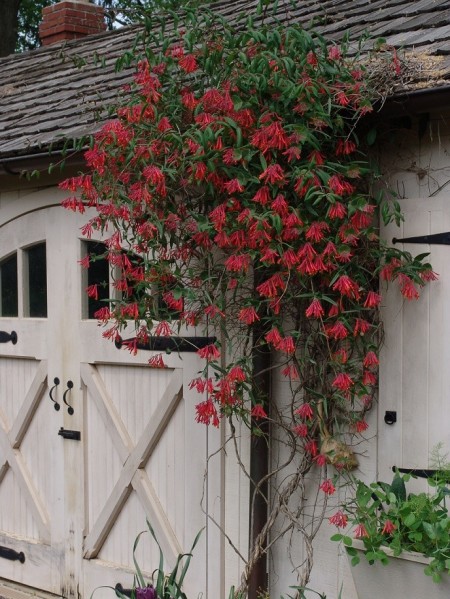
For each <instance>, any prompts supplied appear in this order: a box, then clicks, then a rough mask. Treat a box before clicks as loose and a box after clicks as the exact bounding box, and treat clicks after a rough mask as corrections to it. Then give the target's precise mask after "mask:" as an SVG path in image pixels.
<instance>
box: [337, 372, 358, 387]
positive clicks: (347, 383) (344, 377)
mask: <svg viewBox="0 0 450 599" xmlns="http://www.w3.org/2000/svg"><path fill="white" fill-rule="evenodd" d="M331 384H332V386H333V387H336V389H339V390H340V391H348V390H349V389H350V388H351V387H352V386H353V385H354V382H353V379H352V378H351V377H350V376H349V375H348V374H347V373H346V372H340V373H339V374H338V375H337V376H336V377H335V379H334V381H333V382H332V383H331Z"/></svg>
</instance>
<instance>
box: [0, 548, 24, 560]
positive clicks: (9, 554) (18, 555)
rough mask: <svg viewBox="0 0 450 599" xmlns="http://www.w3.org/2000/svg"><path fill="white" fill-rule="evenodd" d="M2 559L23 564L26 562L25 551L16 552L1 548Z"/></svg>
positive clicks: (0, 555)
mask: <svg viewBox="0 0 450 599" xmlns="http://www.w3.org/2000/svg"><path fill="white" fill-rule="evenodd" d="M0 557H4V558H5V559H10V560H12V561H17V562H20V563H21V564H23V563H24V562H25V554H24V552H23V551H15V550H14V549H11V548H10V547H3V546H0Z"/></svg>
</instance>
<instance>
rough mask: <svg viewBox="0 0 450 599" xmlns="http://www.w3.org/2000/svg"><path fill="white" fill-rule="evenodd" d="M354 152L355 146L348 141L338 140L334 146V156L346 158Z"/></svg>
mask: <svg viewBox="0 0 450 599" xmlns="http://www.w3.org/2000/svg"><path fill="white" fill-rule="evenodd" d="M355 150H356V144H355V143H354V142H352V141H350V140H349V139H345V140H342V139H340V140H339V141H338V142H337V144H336V156H348V155H349V154H353V152H354V151H355Z"/></svg>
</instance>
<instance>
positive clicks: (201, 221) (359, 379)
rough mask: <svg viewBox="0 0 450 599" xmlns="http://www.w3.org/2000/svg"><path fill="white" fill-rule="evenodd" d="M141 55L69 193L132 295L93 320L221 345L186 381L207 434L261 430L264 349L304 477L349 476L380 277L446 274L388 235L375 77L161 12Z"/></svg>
mask: <svg viewBox="0 0 450 599" xmlns="http://www.w3.org/2000/svg"><path fill="white" fill-rule="evenodd" d="M152 10H153V9H152ZM255 18H256V17H255ZM169 22H170V23H172V26H171V30H170V34H169V33H167V30H168V25H167V24H168V23H169ZM141 41H142V42H143V44H142V46H139V45H137V46H136V50H135V51H134V53H133V54H132V55H131V54H128V55H127V56H126V57H124V62H125V61H126V62H127V64H131V65H133V66H135V76H134V80H133V83H132V84H131V85H130V86H129V88H127V90H126V93H125V94H124V99H123V102H122V104H121V105H120V106H118V107H117V110H116V116H115V118H114V119H112V120H110V121H108V122H107V123H106V124H104V126H103V127H102V128H101V130H100V131H99V133H98V134H97V135H96V136H95V138H94V140H93V143H92V145H91V147H90V148H89V150H88V151H87V152H86V154H85V158H86V163H87V169H86V172H85V173H84V174H82V175H80V176H78V177H75V178H71V179H68V180H67V181H65V182H64V184H63V185H62V187H63V188H64V189H67V190H70V191H72V192H75V195H73V197H70V198H68V199H67V200H65V202H64V205H65V206H66V207H67V208H70V209H72V210H76V211H80V212H83V211H84V210H85V209H86V208H87V207H90V208H92V209H93V210H94V211H95V214H94V216H93V217H92V218H90V220H89V221H88V222H87V224H86V226H85V227H84V229H83V234H84V235H86V236H87V237H90V236H91V235H95V234H96V233H100V232H101V233H102V234H104V235H106V236H107V241H106V244H107V254H106V257H107V259H108V260H109V262H110V264H111V267H114V269H115V272H116V273H117V272H120V276H119V277H117V278H116V280H115V282H114V286H115V288H116V290H117V292H118V295H119V294H120V299H115V300H113V301H112V302H110V303H108V304H106V305H105V307H104V308H102V309H101V310H99V311H98V312H97V314H96V316H97V318H98V319H99V320H100V321H102V322H103V323H104V325H105V327H106V329H105V331H104V333H103V334H104V336H105V337H107V338H110V339H112V340H114V339H115V338H116V337H117V336H118V335H119V334H120V331H121V330H122V328H123V327H125V326H126V325H129V323H130V320H134V321H135V323H136V339H135V340H134V342H133V343H131V344H129V349H130V350H131V351H135V350H136V347H137V345H138V344H139V343H142V342H143V343H145V342H146V341H147V340H148V338H149V337H150V336H152V335H156V336H161V335H162V336H169V335H172V334H174V333H175V332H176V331H179V330H182V329H183V330H184V329H185V328H190V327H206V326H207V327H208V329H209V330H210V331H211V330H214V331H215V333H216V336H217V339H218V340H220V342H219V341H217V342H215V343H211V344H209V345H207V346H206V347H204V348H202V349H200V350H199V351H198V353H199V356H200V357H201V358H202V359H203V360H204V371H203V373H202V374H201V375H199V376H198V377H196V378H194V379H193V380H192V383H191V386H192V387H193V388H195V389H197V390H198V391H199V393H200V394H201V395H202V399H201V400H199V403H198V405H197V421H198V422H200V423H204V424H206V425H213V426H218V425H219V423H220V420H221V419H222V418H224V417H229V418H238V419H241V420H243V421H244V422H246V423H250V422H251V419H253V421H255V419H264V418H266V417H267V415H268V413H269V408H268V405H267V398H266V397H263V396H261V395H260V394H259V393H258V392H255V386H254V385H253V384H252V377H253V370H252V359H253V355H254V351H255V348H256V349H257V348H258V347H262V346H264V345H266V346H268V347H269V348H270V349H271V350H272V351H273V352H275V353H276V355H277V356H278V361H277V365H276V368H277V372H278V373H279V376H280V377H284V378H285V379H286V380H287V381H289V383H290V387H289V388H290V390H291V395H290V402H289V406H288V407H287V409H286V410H284V412H283V415H282V416H279V420H280V422H281V421H282V425H283V427H284V431H285V433H286V439H287V442H288V443H289V444H293V445H294V446H295V447H296V451H298V452H300V453H301V455H302V459H303V461H302V466H301V468H302V473H306V472H307V471H308V470H309V468H310V467H311V465H312V464H313V463H317V464H318V465H319V466H324V465H326V464H327V463H331V464H333V465H334V466H336V467H337V468H338V470H339V469H340V468H348V469H351V468H354V467H355V466H356V464H357V462H356V458H355V456H354V454H353V452H352V451H351V448H349V447H348V445H347V441H348V434H349V433H351V434H352V435H353V434H354V435H360V434H362V433H364V431H365V430H366V429H367V426H368V424H367V421H366V417H365V415H366V412H367V410H368V409H369V408H370V406H371V405H372V401H373V397H374V393H375V390H376V386H377V368H378V350H379V347H380V340H381V335H380V320H379V306H380V304H381V302H382V291H381V289H380V284H379V281H380V279H381V280H382V281H386V282H393V281H396V282H397V283H398V284H399V288H400V293H402V294H403V296H404V297H405V298H407V299H415V298H417V297H418V295H419V289H420V287H422V285H423V284H424V283H425V282H426V281H428V280H431V279H433V278H434V277H435V275H434V273H433V272H432V270H431V267H430V265H429V264H428V263H426V262H425V261H424V260H423V259H419V258H417V259H415V258H413V257H412V256H411V255H410V254H408V253H405V252H402V251H400V250H398V249H395V248H389V247H386V246H385V245H384V244H383V242H382V241H381V240H380V238H379V229H378V217H379V213H380V207H381V205H382V201H383V202H385V203H384V207H383V211H382V213H383V218H384V219H385V221H386V222H389V221H390V219H391V218H393V217H394V215H395V216H398V214H397V213H398V206H396V205H395V204H394V206H393V209H391V208H390V207H389V200H388V199H386V198H382V197H381V196H380V195H374V194H372V193H371V192H370V190H371V181H372V179H373V169H372V167H371V165H370V163H369V161H368V159H367V155H366V154H365V151H364V148H363V146H362V144H361V142H360V140H359V138H358V136H357V134H356V129H357V126H358V123H359V121H360V119H362V118H363V117H364V116H365V115H366V114H367V113H370V112H371V111H372V110H373V101H374V99H375V98H376V97H377V93H378V91H377V89H376V80H374V77H372V76H371V73H370V72H369V71H368V70H367V68H366V67H365V64H366V63H365V62H364V61H362V60H361V59H360V57H359V55H358V54H352V55H349V54H348V52H347V47H346V46H345V45H341V46H338V45H335V44H330V43H329V42H327V41H326V40H325V39H323V38H322V37H320V36H319V35H317V34H315V33H313V32H311V31H307V30H304V29H302V28H301V27H300V26H299V25H296V24H290V23H288V24H286V23H280V22H271V23H270V26H269V25H265V24H264V19H262V17H261V16H260V17H257V18H256V21H255V20H254V18H253V17H245V18H243V19H240V18H238V17H235V19H234V22H229V21H228V22H226V21H224V20H223V19H221V18H220V17H218V16H217V15H214V14H213V13H211V12H210V11H208V10H207V9H200V8H198V7H197V8H195V9H192V10H191V9H189V8H185V9H184V10H183V11H182V10H181V9H180V10H178V11H177V12H170V11H167V10H165V11H164V10H160V12H158V10H156V9H155V10H154V11H153V12H152V14H151V15H147V16H146V30H145V35H143V38H142V40H141ZM139 47H142V48H143V49H142V51H141V52H140V53H139V52H138V48H139ZM386 56H387V57H388V60H386V62H385V68H384V69H383V76H384V78H386V72H387V71H389V70H390V72H391V73H392V77H395V76H396V74H397V71H398V63H399V59H398V57H397V55H395V60H394V59H392V57H391V58H389V54H388V53H386ZM368 64H369V65H370V62H369V63H368ZM85 266H88V264H87V263H86V264H85ZM94 292H95V289H90V293H94ZM255 331H256V333H255ZM150 365H151V366H153V367H164V355H161V354H158V355H153V356H152V357H151V358H150ZM286 414H288V416H286ZM271 417H272V418H275V417H276V416H275V415H274V414H272V416H271ZM294 487H295V485H294ZM334 488H335V487H334V485H333V483H332V481H331V480H330V479H328V478H325V479H324V480H323V481H322V483H321V489H322V491H323V493H324V494H325V495H330V494H332V493H333V492H334ZM292 492H293V491H292Z"/></svg>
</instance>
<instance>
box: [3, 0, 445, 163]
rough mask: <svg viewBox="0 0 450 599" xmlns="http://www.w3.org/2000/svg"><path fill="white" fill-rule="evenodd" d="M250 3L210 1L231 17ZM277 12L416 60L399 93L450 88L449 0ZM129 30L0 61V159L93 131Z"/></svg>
mask: <svg viewBox="0 0 450 599" xmlns="http://www.w3.org/2000/svg"><path fill="white" fill-rule="evenodd" d="M254 4H255V0H222V1H221V2H216V3H215V4H213V5H212V6H213V7H215V8H216V10H218V11H220V12H221V13H222V14H223V15H224V16H225V17H228V18H233V16H234V15H236V14H237V13H239V12H240V11H248V10H250V8H251V7H252V6H253V5H254ZM278 14H279V16H280V17H281V18H283V19H286V20H289V21H291V20H292V21H296V22H300V23H302V24H303V25H305V26H312V27H313V28H314V29H315V30H316V31H317V32H319V33H321V34H323V35H325V36H326V37H327V38H329V39H331V40H333V41H336V42H339V41H340V40H342V38H343V37H344V36H345V35H346V34H349V36H350V39H352V38H353V39H356V38H359V36H361V35H362V34H363V33H365V32H367V33H369V34H370V36H371V38H379V37H382V38H385V39H386V43H387V44H389V45H392V46H395V47H398V48H403V49H404V50H405V51H406V52H407V54H410V55H412V56H414V57H415V58H414V60H416V61H417V63H418V65H419V68H418V69H417V75H416V77H415V78H414V79H413V80H411V81H410V82H409V83H408V84H407V86H406V90H418V89H421V88H422V89H423V88H445V86H447V85H450V0H419V1H417V0H416V1H406V0H301V1H300V0H298V1H297V2H294V3H293V2H291V0H280V1H279V5H278ZM136 33H137V27H127V28H123V29H119V30H116V31H113V32H105V33H102V34H98V35H94V36H90V37H87V38H84V39H82V40H75V41H72V42H67V43H66V44H63V45H61V44H56V45H54V46H47V47H43V48H39V49H37V50H34V51H31V52H26V53H23V54H14V55H11V56H9V57H6V58H2V59H0V162H1V161H5V160H10V159H12V158H13V157H18V156H24V155H29V154H32V153H39V152H44V151H48V149H49V148H50V147H58V146H61V144H62V141H63V140H64V139H67V138H69V139H74V138H80V137H82V136H84V135H86V134H90V133H93V132H94V131H95V130H96V129H97V128H98V115H99V113H100V112H101V108H102V106H103V104H104V102H105V101H108V102H110V101H112V100H113V99H114V97H115V96H116V94H117V92H118V90H120V89H121V88H122V86H123V84H124V83H125V81H126V80H127V78H128V77H129V74H127V73H126V71H122V72H119V73H116V72H115V68H114V66H115V62H116V59H117V58H118V57H119V56H121V55H122V54H123V53H124V52H125V51H126V50H128V49H130V48H131V46H132V44H133V41H134V39H135V36H136ZM102 61H103V64H102Z"/></svg>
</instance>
